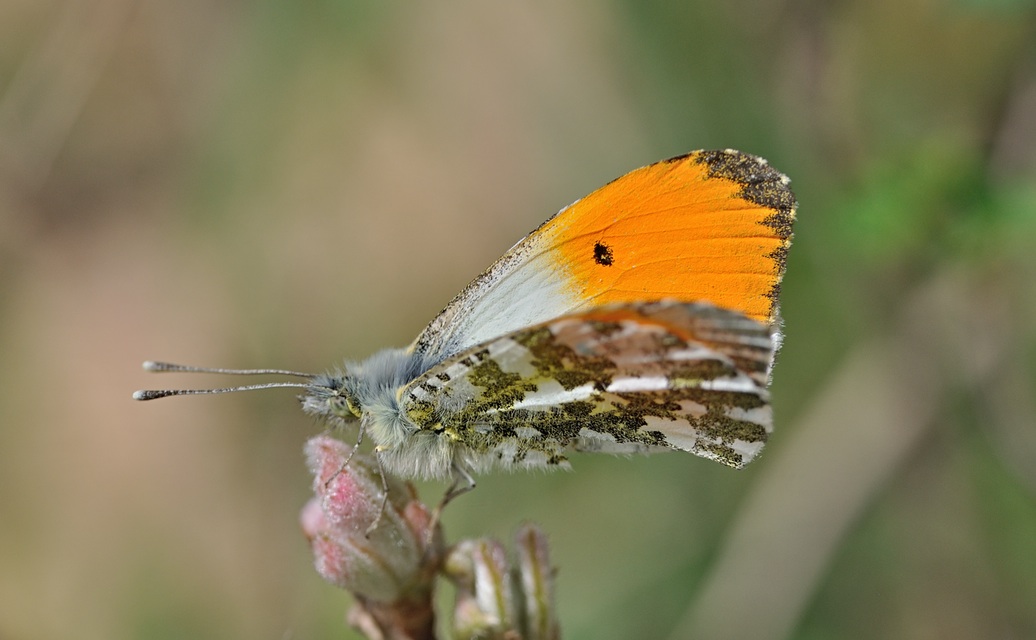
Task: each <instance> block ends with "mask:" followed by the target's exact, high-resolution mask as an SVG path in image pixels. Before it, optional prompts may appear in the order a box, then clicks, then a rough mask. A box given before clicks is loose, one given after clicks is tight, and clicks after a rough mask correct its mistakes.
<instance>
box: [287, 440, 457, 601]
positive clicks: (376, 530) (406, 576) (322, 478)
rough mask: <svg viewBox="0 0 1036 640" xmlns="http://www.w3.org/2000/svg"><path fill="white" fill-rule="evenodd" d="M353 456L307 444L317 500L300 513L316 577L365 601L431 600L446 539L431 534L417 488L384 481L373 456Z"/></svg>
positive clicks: (338, 446)
mask: <svg viewBox="0 0 1036 640" xmlns="http://www.w3.org/2000/svg"><path fill="white" fill-rule="evenodd" d="M351 451H352V449H351V448H350V447H349V446H348V445H346V444H345V443H343V442H341V441H339V440H336V439H334V438H332V437H330V436H327V435H321V436H317V437H315V438H313V439H311V440H310V441H309V442H308V443H306V457H307V459H308V462H309V468H310V470H311V471H312V473H313V476H314V480H313V490H314V492H315V493H316V497H315V498H314V499H312V500H310V502H309V503H308V504H307V505H306V506H305V508H304V509H303V510H302V514H301V523H302V529H303V531H304V532H305V534H306V537H307V538H309V541H310V544H311V546H312V548H313V555H314V558H315V564H316V568H317V571H318V572H319V573H320V575H321V576H323V578H324V579H325V580H327V581H328V582H330V583H331V584H334V585H336V586H339V587H341V588H343V589H346V590H348V591H350V592H352V593H353V594H354V595H356V596H357V597H358V598H362V599H363V600H365V601H374V602H379V603H392V602H397V601H400V600H403V599H412V598H413V597H424V595H425V594H430V593H431V589H432V581H433V579H434V567H435V564H436V562H437V560H438V557H439V555H440V554H439V552H438V549H439V546H440V545H441V538H440V536H439V535H438V533H435V534H434V535H433V532H432V531H431V530H430V526H431V517H430V516H429V514H428V511H427V509H425V507H424V505H422V504H421V503H420V502H419V501H418V500H417V498H416V496H415V494H414V492H413V488H412V487H410V486H409V485H407V484H404V483H402V482H400V481H399V480H397V479H395V478H391V477H388V476H383V475H382V474H381V472H380V470H379V469H378V466H377V462H376V460H373V459H371V458H370V457H368V456H365V455H363V454H359V453H357V454H355V455H353V456H352V457H351V458H350V453H351ZM347 462H348V463H347ZM383 482H386V483H387V485H388V496H387V500H385V496H384V489H383V487H382V483H383ZM383 501H384V502H383ZM383 503H384V510H383V511H382V509H383V507H382V504H383ZM379 517H380V520H379ZM375 522H377V526H376V527H373V528H372V525H374V524H375ZM368 531H369V533H368ZM429 543H430V544H432V545H433V546H432V548H429V547H428V545H429Z"/></svg>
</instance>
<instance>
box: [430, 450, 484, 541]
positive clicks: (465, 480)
mask: <svg viewBox="0 0 1036 640" xmlns="http://www.w3.org/2000/svg"><path fill="white" fill-rule="evenodd" d="M450 469H451V471H452V473H453V481H452V482H451V483H450V488H449V489H447V490H446V494H445V495H443V497H442V500H440V501H439V504H437V505H435V510H434V511H432V521H431V526H430V527H428V530H429V531H432V532H434V531H435V528H436V527H437V526H438V525H439V519H440V518H441V517H442V510H443V509H445V508H446V505H447V504H449V503H450V502H452V501H453V499H454V498H456V497H457V496H461V495H464V494H465V493H467V492H469V491H471V490H472V489H474V488H475V479H474V478H473V477H471V474H470V473H468V470H467V469H465V468H464V467H462V466H460V465H459V464H457V463H456V462H454V463H453V465H452V466H451V467H450Z"/></svg>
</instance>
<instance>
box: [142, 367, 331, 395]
mask: <svg viewBox="0 0 1036 640" xmlns="http://www.w3.org/2000/svg"><path fill="white" fill-rule="evenodd" d="M144 371H150V372H152V373H168V372H177V373H222V374H226V375H235V376H258V375H280V376H292V377H296V378H305V379H306V380H312V379H313V378H314V377H315V375H314V374H312V373H301V372H299V371H288V370H286V369H220V368H216V367H194V366H190V365H184V364H173V363H171V362H153V361H151V360H148V361H147V362H145V363H144ZM279 387H292V388H295V389H307V388H309V384H308V383H304V382H266V383H263V384H249V385H242V386H239V387H225V388H221V389H142V390H140V391H134V392H133V399H134V400H157V399H158V398H168V397H170V396H201V395H212V394H216V393H233V392H236V391H256V390H259V389H276V388H279Z"/></svg>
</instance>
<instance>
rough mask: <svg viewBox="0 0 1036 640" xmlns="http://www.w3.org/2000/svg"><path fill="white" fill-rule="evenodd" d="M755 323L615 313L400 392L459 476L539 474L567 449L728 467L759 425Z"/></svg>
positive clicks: (761, 345)
mask: <svg viewBox="0 0 1036 640" xmlns="http://www.w3.org/2000/svg"><path fill="white" fill-rule="evenodd" d="M773 352H774V342H773V339H772V335H771V330H770V328H769V327H768V326H767V325H764V324H762V323H759V322H757V321H755V320H752V319H750V318H748V317H746V316H744V315H742V314H740V313H736V312H732V311H728V310H724V309H720V308H718V307H715V306H713V305H710V304H704V303H683V302H676V301H668V302H655V303H639V304H621V305H608V306H605V307H599V308H595V309H592V310H590V311H586V312H582V313H576V314H571V315H568V316H563V317H560V318H556V319H554V320H551V321H549V322H545V323H541V324H538V325H534V326H531V327H527V328H523V329H519V330H517V331H513V332H511V333H509V334H507V335H504V336H501V337H498V338H495V339H492V340H489V341H488V342H485V343H483V344H480V345H477V346H475V347H472V348H470V349H467V350H465V351H463V352H461V353H458V354H456V355H455V356H453V357H451V358H449V359H447V360H445V361H443V362H441V363H439V364H438V365H436V366H434V367H432V368H431V369H430V370H428V371H427V372H425V373H424V374H422V375H421V376H420V377H418V378H417V379H415V380H413V381H412V382H410V383H409V384H407V385H406V386H405V387H403V388H402V389H401V390H400V393H399V396H398V397H399V403H400V409H401V411H402V412H403V413H404V415H405V416H406V417H407V419H409V420H410V421H411V422H412V423H414V424H416V425H418V426H419V427H420V428H421V429H422V430H429V431H432V432H435V433H436V434H438V435H440V436H444V437H446V438H450V439H452V440H454V441H456V442H458V443H461V444H463V446H462V447H460V449H459V451H460V452H461V455H462V456H464V457H465V458H466V459H463V460H461V462H462V463H463V464H465V465H466V466H467V467H468V468H470V469H472V470H474V471H481V470H483V469H485V468H487V467H490V466H493V465H495V464H502V465H504V466H519V467H521V466H533V467H535V466H545V465H557V464H563V463H564V462H565V458H564V454H565V452H566V451H571V450H582V451H601V452H607V453H634V452H647V451H651V450H655V449H680V450H684V451H690V452H693V453H696V454H698V455H701V456H704V457H707V458H712V459H716V460H719V461H721V462H723V463H725V464H728V465H730V466H734V467H740V466H742V465H744V464H745V463H747V462H748V461H749V460H751V459H752V458H753V457H754V456H755V455H756V454H757V453H758V451H759V449H760V448H761V447H762V445H763V443H764V442H765V440H766V438H767V435H768V434H769V432H770V429H771V413H770V406H769V393H768V391H767V389H766V385H767V378H768V374H769V368H770V365H771V363H772V360H773Z"/></svg>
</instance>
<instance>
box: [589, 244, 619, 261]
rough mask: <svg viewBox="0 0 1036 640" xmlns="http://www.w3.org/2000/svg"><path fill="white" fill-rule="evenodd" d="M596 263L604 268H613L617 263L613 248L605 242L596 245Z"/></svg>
mask: <svg viewBox="0 0 1036 640" xmlns="http://www.w3.org/2000/svg"><path fill="white" fill-rule="evenodd" d="M594 262H596V263H597V264H599V265H601V266H604V267H610V266H612V264H614V262H615V254H613V253H612V248H611V247H609V246H608V245H606V244H604V243H603V242H596V243H594Z"/></svg>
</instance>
